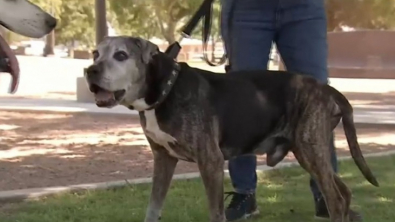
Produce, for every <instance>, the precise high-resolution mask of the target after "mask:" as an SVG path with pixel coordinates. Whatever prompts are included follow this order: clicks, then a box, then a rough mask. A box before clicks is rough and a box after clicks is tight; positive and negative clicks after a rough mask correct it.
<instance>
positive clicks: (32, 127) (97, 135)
mask: <svg viewBox="0 0 395 222" xmlns="http://www.w3.org/2000/svg"><path fill="white" fill-rule="evenodd" d="M394 130H395V126H376V125H358V135H359V140H360V143H361V146H362V149H363V152H364V153H370V152H377V151H385V150H393V149H395V138H394V137H393V133H392V134H391V132H394ZM336 132H337V133H336V134H337V138H336V139H337V141H336V143H337V147H338V153H339V155H348V153H349V152H348V149H346V141H345V138H344V134H343V131H342V129H340V130H339V129H338V130H337V131H336ZM287 160H288V161H290V160H292V156H289V157H288V159H287ZM259 162H260V163H261V164H262V163H264V157H260V158H259ZM152 166H153V162H152V155H151V151H150V149H149V147H148V146H147V142H146V140H145V137H144V135H143V134H142V130H141V128H140V125H139V122H138V119H137V118H136V117H134V116H128V115H109V114H107V115H103V114H60V113H37V112H11V111H9V112H8V111H0V178H1V180H0V190H10V189H23V188H33V187H43V186H61V185H70V184H79V183H92V182H104V181H109V180H123V179H132V178H139V177H149V176H151V173H152ZM196 170H197V168H196V166H195V164H192V163H185V162H180V163H179V165H178V167H177V173H185V172H194V171H196Z"/></svg>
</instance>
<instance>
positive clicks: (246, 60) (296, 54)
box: [221, 0, 337, 199]
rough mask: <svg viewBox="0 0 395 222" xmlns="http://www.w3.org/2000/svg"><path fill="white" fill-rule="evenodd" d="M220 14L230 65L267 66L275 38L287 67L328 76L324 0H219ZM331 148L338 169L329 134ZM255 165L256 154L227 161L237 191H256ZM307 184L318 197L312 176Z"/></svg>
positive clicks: (322, 78) (237, 67)
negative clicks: (220, 5)
mask: <svg viewBox="0 0 395 222" xmlns="http://www.w3.org/2000/svg"><path fill="white" fill-rule="evenodd" d="M231 11H232V12H231ZM230 15H231V16H230ZM221 16H222V25H221V26H222V27H221V31H222V33H221V34H222V38H223V40H224V42H225V49H226V51H227V53H228V57H229V64H230V65H231V66H230V67H231V70H251V69H262V70H266V69H267V64H268V60H269V53H270V49H271V46H272V43H273V42H274V43H275V44H276V46H277V49H278V51H279V53H280V55H281V57H282V59H283V61H284V64H285V66H286V69H287V70H288V71H291V72H296V73H303V74H305V75H310V76H313V77H315V78H316V79H318V80H320V81H322V82H327V80H328V71H327V25H326V14H325V3H324V0H222V15H221ZM330 149H331V150H332V158H331V161H332V165H333V167H334V169H335V171H337V157H336V153H335V148H334V143H333V139H332V140H331V144H330ZM256 165H257V159H256V156H255V155H248V156H240V157H237V158H235V159H232V160H230V161H229V173H230V177H231V180H232V183H233V186H234V188H235V191H236V192H238V193H252V192H255V189H256V184H257V175H256V171H255V170H256ZM310 187H311V191H312V192H313V196H314V198H315V199H318V198H321V197H322V196H321V193H320V191H319V188H318V186H317V184H316V183H315V181H314V180H312V179H311V180H310Z"/></svg>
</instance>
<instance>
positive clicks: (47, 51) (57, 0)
mask: <svg viewBox="0 0 395 222" xmlns="http://www.w3.org/2000/svg"><path fill="white" fill-rule="evenodd" d="M32 2H33V3H35V4H37V5H38V6H39V7H41V8H43V9H44V10H46V11H47V12H49V13H50V14H52V15H54V16H56V15H57V14H58V13H59V9H60V5H61V0H33V1H32ZM45 40H46V44H45V48H44V52H43V54H44V56H47V55H54V54H55V51H54V48H55V31H52V32H50V33H49V34H48V35H47V36H46V39H45Z"/></svg>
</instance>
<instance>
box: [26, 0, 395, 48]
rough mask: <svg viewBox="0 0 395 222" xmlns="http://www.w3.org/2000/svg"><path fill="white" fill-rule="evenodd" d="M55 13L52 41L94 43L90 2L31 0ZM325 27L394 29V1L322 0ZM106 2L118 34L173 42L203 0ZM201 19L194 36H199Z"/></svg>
mask: <svg viewBox="0 0 395 222" xmlns="http://www.w3.org/2000/svg"><path fill="white" fill-rule="evenodd" d="M31 1H32V2H33V3H36V4H38V5H39V6H40V7H42V8H43V9H45V10H46V11H48V12H50V13H52V14H54V15H55V16H56V17H57V18H58V20H59V24H58V26H57V28H56V31H55V32H56V43H57V44H68V45H73V43H77V42H78V43H80V45H84V46H86V47H88V48H89V47H92V46H94V45H95V7H94V4H95V1H94V0H31ZM325 1H326V10H327V18H328V31H333V30H339V29H340V28H341V27H342V26H350V27H354V28H357V29H393V28H395V0H325ZM106 2H107V6H108V7H107V20H108V21H109V23H110V24H111V25H112V26H113V27H114V28H115V29H116V31H117V33H118V34H122V35H136V36H141V37H143V38H151V37H158V38H164V39H165V40H167V41H168V42H173V41H175V40H176V39H177V36H178V35H179V34H180V32H181V28H182V27H183V26H184V25H185V23H186V22H187V21H188V19H190V18H191V17H192V15H193V14H194V13H195V12H196V10H197V9H198V7H199V6H200V4H201V3H202V2H203V0H112V1H106ZM219 2H220V1H219V0H215V4H214V10H213V11H214V18H213V21H212V30H211V34H212V36H211V37H212V38H213V39H215V40H217V39H219V37H220V25H219V14H220V10H221V7H220V4H219ZM201 30H202V29H201V23H200V24H199V26H198V27H197V28H196V29H195V30H194V32H193V33H192V34H193V37H194V38H199V39H200V38H201Z"/></svg>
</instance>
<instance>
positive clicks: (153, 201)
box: [145, 139, 178, 222]
mask: <svg viewBox="0 0 395 222" xmlns="http://www.w3.org/2000/svg"><path fill="white" fill-rule="evenodd" d="M148 141H149V143H150V145H151V149H152V152H153V154H154V175H153V182H152V190H151V197H150V201H149V205H148V208H147V212H146V215H145V222H157V221H158V220H159V217H160V214H161V210H162V207H163V203H164V200H165V197H166V194H167V191H168V190H169V187H170V183H171V180H172V178H173V174H174V169H175V168H176V165H177V162H178V160H177V159H176V158H174V157H172V156H170V155H169V154H168V153H167V152H166V149H165V148H164V147H161V146H159V145H158V144H155V143H153V142H152V141H150V140H149V139H148Z"/></svg>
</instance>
